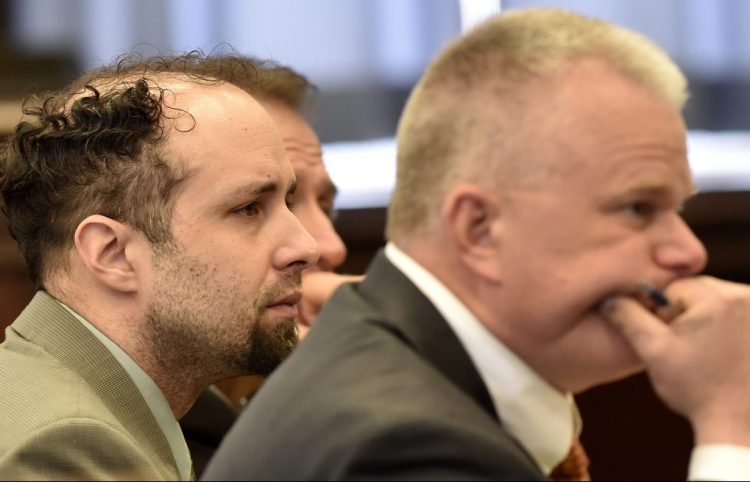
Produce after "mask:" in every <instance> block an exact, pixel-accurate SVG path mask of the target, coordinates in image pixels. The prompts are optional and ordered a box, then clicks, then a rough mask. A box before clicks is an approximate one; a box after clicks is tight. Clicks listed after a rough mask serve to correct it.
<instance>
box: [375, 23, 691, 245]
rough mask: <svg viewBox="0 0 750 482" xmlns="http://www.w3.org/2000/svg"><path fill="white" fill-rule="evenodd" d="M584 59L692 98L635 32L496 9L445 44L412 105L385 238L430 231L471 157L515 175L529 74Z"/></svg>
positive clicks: (657, 90) (679, 98) (673, 96)
mask: <svg viewBox="0 0 750 482" xmlns="http://www.w3.org/2000/svg"><path fill="white" fill-rule="evenodd" d="M584 58H593V59H599V60H601V61H603V62H605V63H606V64H607V65H608V66H610V67H612V68H613V69H614V70H615V71H617V72H618V73H620V74H621V75H623V76H624V77H626V78H628V79H630V80H632V81H634V82H636V83H638V84H640V85H642V86H643V87H644V88H646V89H648V90H649V91H651V92H653V93H654V94H656V95H657V96H659V97H661V98H663V99H665V100H667V101H668V102H670V103H671V104H672V105H674V107H675V108H676V109H678V110H681V109H682V106H683V105H684V103H685V100H686V98H687V82H686V80H685V77H684V75H683V74H682V72H681V71H680V69H679V68H678V67H677V66H676V65H675V64H674V63H673V62H672V61H671V60H670V59H669V57H668V56H667V54H665V53H664V52H663V51H662V50H661V49H660V48H659V47H658V46H656V45H655V44H654V43H653V42H651V41H650V40H648V39H647V38H645V37H643V36H642V35H640V34H638V33H635V32H633V31H630V30H627V29H625V28H622V27H619V26H616V25H613V24H610V23H607V22H604V21H601V20H596V19H592V18H587V17H584V16H581V15H578V14H575V13H571V12H567V11H564V10H558V9H543V8H531V9H524V10H516V11H512V12H508V13H504V14H502V15H498V16H496V17H493V18H491V19H489V20H488V21H486V22H485V23H483V24H481V25H479V26H478V27H477V28H475V29H474V30H473V31H471V32H469V33H468V34H467V35H466V36H464V37H461V38H459V39H457V40H456V41H454V42H453V43H452V44H450V45H449V46H448V47H447V48H446V49H444V50H443V52H442V53H441V54H440V55H439V56H438V57H437V58H436V59H435V60H434V61H433V62H432V63H431V64H430V65H429V67H428V68H427V70H426V72H425V74H424V75H423V76H422V78H421V79H420V81H419V82H418V83H417V86H416V87H415V88H414V90H413V92H412V94H411V96H410V98H409V100H408V102H407V104H406V107H405V109H404V113H403V115H402V117H401V121H400V123H399V128H398V134H397V141H398V169H397V176H396V187H395V190H394V193H393V198H392V201H391V206H390V208H389V214H388V223H387V229H386V235H387V237H388V239H390V240H393V241H398V240H399V239H403V238H405V237H407V236H410V235H414V234H417V233H420V232H422V234H424V232H425V230H426V229H428V228H429V226H430V225H431V223H432V222H433V221H434V220H435V219H437V215H438V213H439V208H440V204H441V202H442V199H443V197H444V196H445V194H446V193H447V189H448V188H449V187H450V186H451V185H452V183H453V182H454V181H456V180H458V179H463V178H465V176H466V174H465V173H466V172H467V169H468V168H467V164H470V163H471V162H472V161H473V160H481V162H482V163H483V166H482V169H484V172H485V174H486V176H485V177H487V178H490V176H493V177H492V178H495V179H499V177H498V176H499V175H504V176H509V175H510V176H513V175H515V171H517V169H515V170H514V168H513V167H512V166H511V167H510V170H507V168H508V166H509V165H510V164H511V161H512V160H514V159H516V158H519V157H522V156H519V155H520V153H522V152H523V151H522V149H523V146H522V145H521V144H523V139H524V131H523V124H524V123H523V122H521V121H520V119H519V116H521V117H522V116H523V114H524V110H523V96H522V95H520V93H521V92H522V91H523V89H524V88H525V87H526V86H527V85H528V84H529V82H530V81H532V80H534V79H543V78H546V77H549V76H551V75H552V74H554V73H555V72H557V71H559V70H560V69H561V68H562V67H563V66H564V65H569V64H570V63H571V62H574V61H576V60H579V59H584ZM490 98H491V99H492V105H491V108H488V107H487V105H486V104H487V100H488V99H490ZM498 169H501V170H500V171H498ZM502 169H506V170H502ZM474 175H476V169H475V170H474ZM511 181H513V179H511Z"/></svg>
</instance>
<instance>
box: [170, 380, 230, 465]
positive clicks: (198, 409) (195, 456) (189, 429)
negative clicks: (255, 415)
mask: <svg viewBox="0 0 750 482" xmlns="http://www.w3.org/2000/svg"><path fill="white" fill-rule="evenodd" d="M218 390H219V389H218V388H216V387H214V386H211V387H209V388H208V389H207V390H205V391H204V392H203V393H201V395H200V396H199V397H198V400H196V401H195V403H194V404H193V406H192V407H191V408H190V410H189V411H188V413H186V414H185V416H184V417H182V418H181V419H180V428H181V429H182V434H183V435H184V436H185V442H186V443H187V446H188V449H189V450H190V458H191V459H192V461H193V470H194V471H195V475H196V477H200V476H201V474H203V470H204V469H205V468H206V465H208V461H209V460H210V459H211V457H212V456H213V454H214V452H216V449H217V448H218V447H219V444H220V443H221V441H222V439H223V438H224V436H225V435H226V434H227V432H228V431H229V429H230V428H231V427H232V424H234V422H235V420H237V415H238V414H239V412H238V410H237V409H235V408H234V407H233V406H232V405H231V404H230V403H229V401H228V400H226V399H225V398H224V397H222V396H221V395H220V394H219V393H217V392H218Z"/></svg>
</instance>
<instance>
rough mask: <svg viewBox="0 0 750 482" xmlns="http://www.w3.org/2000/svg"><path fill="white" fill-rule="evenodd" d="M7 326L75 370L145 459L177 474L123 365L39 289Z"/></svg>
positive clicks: (167, 448)
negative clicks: (131, 437)
mask: <svg viewBox="0 0 750 482" xmlns="http://www.w3.org/2000/svg"><path fill="white" fill-rule="evenodd" d="M13 327H14V329H15V330H16V331H17V332H18V333H19V334H20V335H21V336H23V337H24V338H26V339H27V340H29V341H31V342H33V343H35V344H37V345H39V346H41V347H42V348H44V349H45V350H46V351H47V352H48V353H49V354H51V355H52V356H54V357H55V358H57V359H59V360H60V361H61V362H62V363H63V364H65V365H66V366H67V367H69V368H70V369H71V370H72V371H74V372H76V373H78V374H79V375H80V376H81V377H82V378H83V379H84V380H85V381H86V382H87V383H88V384H89V385H90V387H91V388H92V390H93V391H94V392H95V393H96V394H97V395H98V396H99V397H100V398H101V399H102V400H103V401H104V403H105V404H106V406H107V407H109V409H110V410H111V411H112V413H113V414H114V416H115V417H116V418H117V419H118V420H119V421H120V422H121V423H122V425H123V427H125V428H126V430H128V431H129V432H130V433H131V435H132V436H133V437H134V438H135V440H137V441H139V443H142V444H143V446H144V448H145V450H146V452H147V453H148V454H149V456H150V457H151V459H152V460H154V461H155V462H156V463H157V465H158V466H160V467H168V468H170V469H172V471H173V472H174V473H173V474H172V473H170V474H169V476H170V477H172V478H174V477H175V476H178V472H177V464H176V462H175V460H174V456H173V455H172V450H171V448H170V446H169V442H168V441H167V438H166V436H165V435H164V433H163V432H162V430H161V428H160V427H159V424H158V422H157V421H156V419H155V418H154V415H153V413H152V412H151V410H150V409H149V407H148V405H147V404H146V401H145V400H144V398H143V396H142V395H141V393H140V391H139V390H138V388H137V387H136V385H135V383H134V382H133V380H132V379H131V378H130V376H129V375H128V373H127V372H126V371H125V369H124V368H122V366H121V365H120V364H119V363H118V362H117V360H116V359H115V358H114V356H113V355H112V354H111V353H110V352H109V350H107V348H106V347H105V346H104V345H102V343H101V342H100V341H99V340H98V339H97V338H96V336H94V334H93V333H91V332H90V331H89V330H88V329H87V328H86V327H85V326H83V325H82V324H81V323H80V322H79V321H78V320H76V319H75V317H74V316H73V315H71V314H70V313H69V312H68V311H67V310H66V309H65V308H64V307H63V306H61V305H60V304H59V303H58V302H57V301H56V300H55V299H54V298H52V297H51V296H50V295H49V294H47V293H45V292H44V291H39V292H37V294H36V296H34V299H33V300H32V301H31V303H29V305H28V306H27V307H26V309H25V310H24V311H23V313H21V315H20V316H19V317H18V319H17V320H16V321H15V322H14V323H13Z"/></svg>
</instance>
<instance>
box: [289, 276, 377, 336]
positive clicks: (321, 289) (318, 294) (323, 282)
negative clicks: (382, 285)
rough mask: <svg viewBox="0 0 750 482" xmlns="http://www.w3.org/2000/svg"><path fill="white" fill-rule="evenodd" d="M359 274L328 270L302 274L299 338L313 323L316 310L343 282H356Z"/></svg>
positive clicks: (360, 278)
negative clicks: (338, 272) (345, 273)
mask: <svg viewBox="0 0 750 482" xmlns="http://www.w3.org/2000/svg"><path fill="white" fill-rule="evenodd" d="M363 279H364V276H361V275H344V274H337V273H331V272H328V271H311V272H310V273H303V275H302V303H300V310H299V319H298V322H299V323H298V325H299V328H300V338H302V337H304V335H305V334H307V330H309V329H310V326H312V325H313V324H314V323H315V318H316V317H317V316H318V312H320V309H321V308H322V307H323V304H324V303H325V302H326V301H328V298H330V297H331V295H332V294H333V292H334V291H336V289H337V288H338V287H339V286H341V285H342V284H344V283H358V282H360V281H362V280H363Z"/></svg>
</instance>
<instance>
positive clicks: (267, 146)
mask: <svg viewBox="0 0 750 482" xmlns="http://www.w3.org/2000/svg"><path fill="white" fill-rule="evenodd" d="M171 92H172V94H171V99H168V100H167V101H166V102H168V103H169V104H170V106H171V107H172V108H171V109H169V111H168V113H167V116H169V117H171V119H167V121H166V122H165V143H164V146H163V148H164V150H165V151H166V152H165V154H166V157H168V158H169V159H175V160H177V161H178V162H180V163H181V164H182V167H184V169H185V170H186V172H187V173H188V174H189V176H188V180H187V182H186V189H187V188H188V187H189V186H191V185H194V186H196V185H197V186H199V187H201V186H202V187H208V188H213V189H218V190H221V191H224V190H231V188H232V186H241V185H242V184H244V183H247V182H257V181H258V179H259V178H261V179H263V180H276V179H271V178H278V177H279V176H286V177H291V168H290V166H289V164H288V161H287V159H286V157H285V154H284V150H283V146H282V144H281V139H280V138H279V134H278V132H277V131H276V129H275V127H274V124H273V122H272V121H271V119H270V117H269V116H268V114H267V113H266V112H265V110H264V109H263V108H262V107H261V106H260V104H258V102H257V101H255V100H254V99H253V98H252V97H251V96H250V95H248V94H247V93H245V92H244V91H242V90H241V89H239V88H236V87H235V86H233V85H231V84H218V85H199V84H190V83H184V84H179V83H178V84H176V85H173V86H171Z"/></svg>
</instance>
